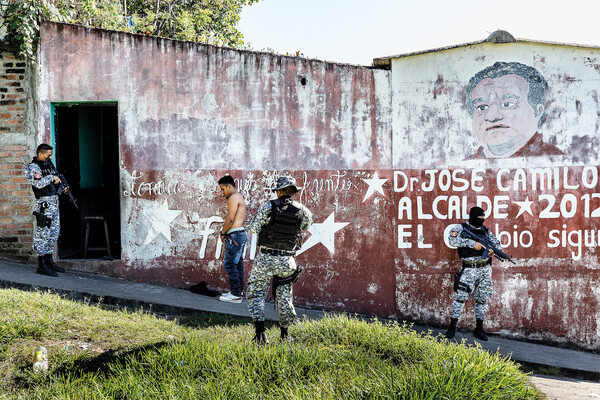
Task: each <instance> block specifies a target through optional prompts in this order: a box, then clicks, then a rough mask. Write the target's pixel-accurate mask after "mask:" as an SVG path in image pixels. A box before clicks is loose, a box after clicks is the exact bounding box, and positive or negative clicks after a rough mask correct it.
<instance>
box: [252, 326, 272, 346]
mask: <svg viewBox="0 0 600 400" xmlns="http://www.w3.org/2000/svg"><path fill="white" fill-rule="evenodd" d="M254 328H255V329H256V335H254V338H253V339H252V340H253V341H254V342H255V343H256V344H258V345H263V344H269V339H267V333H266V332H265V321H254Z"/></svg>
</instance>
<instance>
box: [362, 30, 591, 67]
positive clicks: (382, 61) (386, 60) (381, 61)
mask: <svg viewBox="0 0 600 400" xmlns="http://www.w3.org/2000/svg"><path fill="white" fill-rule="evenodd" d="M490 36H491V35H490ZM488 39H489V38H487V39H484V40H478V41H475V42H467V43H461V44H455V45H449V46H445V47H438V48H434V49H428V50H420V51H414V52H410V53H402V54H396V55H393V56H385V57H377V58H374V59H373V65H375V66H386V65H389V64H390V63H391V60H393V59H396V58H404V57H411V56H416V55H420V54H427V53H435V52H438V51H444V50H451V49H456V48H459V47H467V46H474V45H477V44H482V43H492V44H506V43H537V44H545V45H558V46H567V47H582V48H591V49H600V46H598V45H590V44H577V43H561V42H552V41H543V40H533V39H521V38H515V41H514V42H501V43H495V42H493V41H491V40H488Z"/></svg>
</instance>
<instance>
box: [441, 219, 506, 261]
mask: <svg viewBox="0 0 600 400" xmlns="http://www.w3.org/2000/svg"><path fill="white" fill-rule="evenodd" d="M467 223H468V222H467ZM470 226H472V225H470ZM473 228H475V227H473ZM462 231H463V227H462V225H461V224H456V225H454V227H452V229H451V230H450V233H449V235H448V243H450V245H451V246H454V247H468V248H471V249H472V248H473V246H475V243H476V241H475V240H473V239H468V238H465V237H462V236H461V233H462ZM487 232H488V234H487V238H488V240H489V241H490V242H492V243H493V244H494V246H496V247H497V248H498V249H502V246H501V245H500V242H499V241H498V239H496V236H494V234H493V233H492V231H490V230H489V229H488V231H487ZM465 260H467V261H480V260H481V257H466V258H465Z"/></svg>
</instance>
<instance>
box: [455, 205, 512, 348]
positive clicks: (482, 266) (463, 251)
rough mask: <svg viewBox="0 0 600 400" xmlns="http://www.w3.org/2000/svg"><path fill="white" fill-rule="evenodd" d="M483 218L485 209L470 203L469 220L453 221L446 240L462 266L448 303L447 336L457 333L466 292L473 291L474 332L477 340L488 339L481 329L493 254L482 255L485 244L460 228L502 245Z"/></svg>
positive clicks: (489, 286)
mask: <svg viewBox="0 0 600 400" xmlns="http://www.w3.org/2000/svg"><path fill="white" fill-rule="evenodd" d="M484 221H485V212H484V211H483V209H482V208H480V207H473V208H471V210H470V211H469V220H468V221H467V222H465V223H462V224H458V225H455V226H454V228H452V230H451V231H450V235H449V237H448V241H449V242H450V244H451V245H452V246H454V247H457V250H458V255H459V257H460V258H461V260H462V263H463V265H462V269H461V274H460V280H459V282H458V285H457V286H458V287H457V288H456V289H457V290H456V295H455V296H454V301H453V302H452V306H451V315H450V317H451V320H450V321H451V322H450V327H449V328H448V331H447V332H446V334H445V336H446V338H448V339H452V338H454V335H455V333H456V324H457V322H458V318H459V317H460V314H461V313H462V310H463V307H464V306H465V301H467V299H468V298H469V293H472V294H473V299H474V300H475V320H476V323H477V325H476V328H475V331H474V332H473V335H474V336H475V337H476V338H478V339H480V340H484V341H485V340H488V338H487V336H486V334H485V332H484V330H483V320H484V318H485V310H486V307H487V301H488V299H489V298H490V297H491V296H492V293H493V288H492V256H493V254H494V252H493V251H492V250H490V251H489V254H488V257H487V258H485V259H483V258H482V256H483V253H484V251H485V248H484V247H483V245H482V244H481V243H479V242H476V241H475V240H472V239H468V238H465V237H463V236H462V235H461V234H462V232H463V230H466V229H468V230H470V231H471V232H473V233H475V234H476V235H479V236H485V237H487V238H488V239H489V241H490V242H491V243H493V244H494V245H495V246H496V248H498V249H501V246H500V242H499V241H498V239H496V237H495V236H494V235H493V234H492V233H491V232H490V231H489V229H488V228H486V227H485V226H483V222H484Z"/></svg>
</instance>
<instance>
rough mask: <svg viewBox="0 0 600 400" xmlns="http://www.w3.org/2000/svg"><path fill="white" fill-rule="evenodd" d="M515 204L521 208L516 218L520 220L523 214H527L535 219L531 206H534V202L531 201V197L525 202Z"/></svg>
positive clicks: (526, 198)
mask: <svg viewBox="0 0 600 400" xmlns="http://www.w3.org/2000/svg"><path fill="white" fill-rule="evenodd" d="M514 203H515V204H517V205H518V206H519V207H520V209H519V213H518V214H517V216H516V217H515V218H519V216H520V215H521V214H524V213H526V212H527V213H529V215H531V216H532V217H533V211H531V205H532V204H533V201H531V200H529V196H527V197H525V200H523V201H515V202H514Z"/></svg>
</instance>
